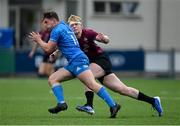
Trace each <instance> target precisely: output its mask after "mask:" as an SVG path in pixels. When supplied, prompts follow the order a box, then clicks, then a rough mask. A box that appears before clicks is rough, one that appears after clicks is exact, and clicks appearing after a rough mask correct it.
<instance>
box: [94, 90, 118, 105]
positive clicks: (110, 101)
mask: <svg viewBox="0 0 180 126" xmlns="http://www.w3.org/2000/svg"><path fill="white" fill-rule="evenodd" d="M97 95H98V96H99V97H101V98H102V99H103V100H104V101H105V102H106V103H107V104H108V106H109V107H113V106H115V105H116V103H115V102H114V100H113V99H112V98H111V96H110V95H109V93H108V92H107V91H106V89H105V88H104V87H101V88H100V90H99V91H98V93H97Z"/></svg>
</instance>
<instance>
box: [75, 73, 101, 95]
mask: <svg viewBox="0 0 180 126" xmlns="http://www.w3.org/2000/svg"><path fill="white" fill-rule="evenodd" d="M77 78H78V79H79V80H80V81H81V82H82V83H83V84H85V85H86V86H87V87H88V88H90V89H91V90H93V91H94V92H98V91H99V89H100V88H101V87H102V86H101V85H100V84H98V83H97V82H96V80H95V78H94V76H93V74H92V72H91V71H90V70H86V71H83V72H82V73H80V74H79V75H78V76H77Z"/></svg>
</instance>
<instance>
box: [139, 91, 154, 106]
mask: <svg viewBox="0 0 180 126" xmlns="http://www.w3.org/2000/svg"><path fill="white" fill-rule="evenodd" d="M138 100H141V101H145V102H148V103H150V104H152V105H154V98H152V97H149V96H147V95H145V94H143V93H142V92H139V95H138Z"/></svg>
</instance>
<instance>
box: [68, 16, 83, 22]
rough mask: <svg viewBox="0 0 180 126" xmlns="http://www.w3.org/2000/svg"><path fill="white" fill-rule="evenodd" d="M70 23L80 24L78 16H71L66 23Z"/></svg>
mask: <svg viewBox="0 0 180 126" xmlns="http://www.w3.org/2000/svg"><path fill="white" fill-rule="evenodd" d="M70 22H77V23H82V20H81V18H80V17H79V16H76V15H71V16H70V17H69V18H68V23H70Z"/></svg>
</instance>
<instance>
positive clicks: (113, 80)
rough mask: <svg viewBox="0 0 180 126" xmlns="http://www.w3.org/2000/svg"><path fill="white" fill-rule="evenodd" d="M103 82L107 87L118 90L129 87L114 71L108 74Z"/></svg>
mask: <svg viewBox="0 0 180 126" xmlns="http://www.w3.org/2000/svg"><path fill="white" fill-rule="evenodd" d="M103 83H104V85H105V86H106V87H108V88H110V89H111V90H113V91H116V92H119V91H122V90H124V89H126V88H127V86H126V85H125V84H124V83H123V82H122V81H121V80H120V79H119V78H118V77H117V76H116V75H115V74H114V73H111V74H109V75H106V76H105V77H104V81H103Z"/></svg>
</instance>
